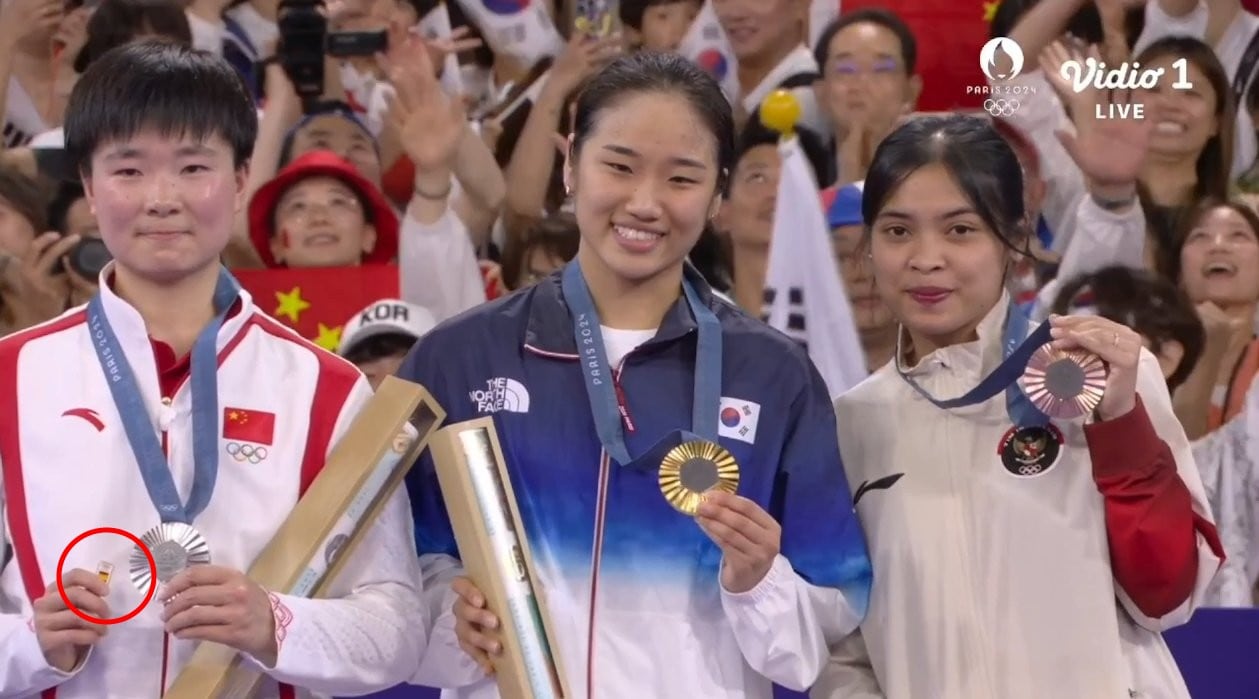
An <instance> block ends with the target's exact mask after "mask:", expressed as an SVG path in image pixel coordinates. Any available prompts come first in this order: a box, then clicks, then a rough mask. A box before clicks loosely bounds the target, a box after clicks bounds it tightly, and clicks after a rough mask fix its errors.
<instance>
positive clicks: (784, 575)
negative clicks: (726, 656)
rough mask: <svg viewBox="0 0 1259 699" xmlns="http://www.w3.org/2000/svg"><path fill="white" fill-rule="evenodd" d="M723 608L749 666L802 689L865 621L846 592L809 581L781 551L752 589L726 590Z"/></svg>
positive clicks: (784, 685) (793, 687) (786, 685)
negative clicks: (844, 638)
mask: <svg viewBox="0 0 1259 699" xmlns="http://www.w3.org/2000/svg"><path fill="white" fill-rule="evenodd" d="M721 607H722V609H723V610H724V611H725V614H726V620H727V621H729V622H730V626H731V628H732V629H733V630H734V636H735V640H736V641H737V642H738V644H739V650H740V651H742V652H743V657H744V659H745V660H747V662H748V665H750V666H751V667H752V669H753V670H755V671H756V672H758V673H760V674H761V675H764V676H765V677H766V678H768V679H769V680H771V681H773V682H774V683H776V684H780V685H782V686H783V687H786V688H787V689H791V690H794V691H797V692H800V691H804V690H807V689H808V688H809V686H810V685H812V684H813V683H814V682H815V681H816V679H817V677H818V674H819V673H820V672H821V671H822V666H823V664H825V663H826V660H827V658H828V657H829V655H830V647H831V646H832V645H834V644H836V643H838V642H839V641H840V639H842V638H843V637H844V636H846V635H848V634H850V633H852V631H853V630H854V629H856V628H857V624H858V623H860V622H861V615H860V614H858V613H857V612H856V611H855V610H853V609H852V607H851V606H850V605H849V604H848V601H847V600H846V599H845V597H844V593H843V592H842V591H840V590H839V589H837V588H830V587H819V586H816V585H811V584H809V583H808V582H806V581H805V580H804V578H802V577H800V575H799V574H798V573H796V572H795V570H793V569H792V567H791V563H790V562H788V561H787V559H786V557H784V556H783V555H782V554H779V555H778V557H777V558H775V559H774V564H773V565H772V566H771V567H770V569H769V573H767V574H766V575H765V578H764V579H763V580H761V582H759V583H758V584H757V585H756V587H753V588H752V589H751V590H748V591H747V592H743V593H738V594H735V593H731V592H727V591H726V590H725V588H722V590H721Z"/></svg>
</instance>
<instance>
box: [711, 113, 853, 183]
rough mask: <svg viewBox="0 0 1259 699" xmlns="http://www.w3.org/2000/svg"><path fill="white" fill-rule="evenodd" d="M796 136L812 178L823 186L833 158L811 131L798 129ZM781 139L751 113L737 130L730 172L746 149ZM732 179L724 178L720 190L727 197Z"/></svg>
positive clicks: (736, 166) (832, 166) (829, 176)
mask: <svg viewBox="0 0 1259 699" xmlns="http://www.w3.org/2000/svg"><path fill="white" fill-rule="evenodd" d="M796 138H797V139H798V140H799V143H800V150H802V151H803V152H804V157H805V159H806V160H808V161H809V166H810V167H811V168H812V169H813V178H814V179H815V180H817V182H818V184H819V186H824V185H823V184H822V183H824V182H829V181H830V180H832V179H833V177H832V175H833V173H832V170H833V169H834V165H833V162H834V158H832V157H830V154H829V153H828V152H827V148H826V146H825V145H823V144H822V141H821V140H820V139H819V138H818V137H817V136H816V135H814V133H813V132H811V131H809V130H807V129H798V130H797V131H796ZM781 139H782V135H781V134H779V133H778V132H777V131H775V130H773V129H771V128H769V127H768V126H766V125H765V124H764V123H763V122H762V121H761V119H760V117H759V116H757V115H753V116H752V118H750V119H748V121H747V123H746V124H744V125H743V130H742V131H741V132H739V140H738V141H737V145H736V146H735V159H734V167H732V168H731V170H732V172H731V174H732V175H733V174H734V173H733V170H734V169H737V168H738V167H739V162H740V161H741V160H743V156H745V155H747V153H748V151H750V150H752V149H753V148H756V147H758V146H777V145H778V142H779V140H781ZM732 179H733V178H727V179H726V186H725V188H724V189H723V191H722V194H723V195H724V196H726V197H727V198H729V196H730V182H731V180H732Z"/></svg>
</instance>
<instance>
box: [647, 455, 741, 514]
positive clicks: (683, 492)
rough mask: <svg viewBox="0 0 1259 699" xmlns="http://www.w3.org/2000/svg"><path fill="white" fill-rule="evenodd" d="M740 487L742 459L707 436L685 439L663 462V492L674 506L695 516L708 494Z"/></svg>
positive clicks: (661, 474)
mask: <svg viewBox="0 0 1259 699" xmlns="http://www.w3.org/2000/svg"><path fill="white" fill-rule="evenodd" d="M738 488H739V463H738V462H737V461H735V460H734V455H732V454H731V453H730V452H728V451H726V449H725V448H724V447H722V446H721V445H719V444H714V443H713V442H709V441H707V440H702V439H699V440H694V441H690V442H683V443H682V444H679V445H678V446H676V447H674V448H673V449H671V450H670V451H669V453H668V454H666V455H665V457H664V460H662V461H661V462H660V492H661V493H663V494H664V499H665V500H667V501H668V502H669V504H670V505H672V506H673V509H675V510H677V511H678V512H681V513H683V514H686V515H691V516H692V517H693V516H695V512H696V510H698V509H699V504H700V503H701V502H703V501H704V494H705V493H707V492H709V491H712V490H720V491H725V492H727V493H733V492H735V491H736V490H738Z"/></svg>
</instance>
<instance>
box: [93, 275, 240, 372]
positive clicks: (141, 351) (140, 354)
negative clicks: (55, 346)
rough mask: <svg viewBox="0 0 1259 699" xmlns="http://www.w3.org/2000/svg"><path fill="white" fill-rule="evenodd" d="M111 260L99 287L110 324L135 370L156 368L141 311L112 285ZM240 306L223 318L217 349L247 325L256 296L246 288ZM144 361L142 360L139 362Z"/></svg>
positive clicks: (237, 303) (238, 303)
mask: <svg viewBox="0 0 1259 699" xmlns="http://www.w3.org/2000/svg"><path fill="white" fill-rule="evenodd" d="M115 264H116V263H114V262H110V263H109V264H107V265H106V266H105V268H104V269H102V270H101V275H100V278H99V280H98V288H99V289H100V295H101V307H102V308H103V309H104V310H105V317H106V318H107V319H108V320H109V326H110V328H112V329H113V331H114V335H115V336H117V338H118V343H119V344H120V345H122V350H123V352H124V353H126V355H127V359H128V361H130V362H131V365H132V368H133V370H134V371H135V372H136V373H137V375H142V374H141V370H142V368H143V367H144V366H146V365H151V366H149V369H151V370H152V371H149V372H148V373H154V372H156V371H157V369H156V364H154V360H153V348H152V343H151V340H150V339H149V331H148V328H147V327H146V326H145V324H144V318H142V317H141V316H140V312H139V311H137V310H136V309H135V307H134V306H132V305H131V304H130V303H128V302H127V301H126V300H124V299H123V298H122V297H121V296H119V295H118V294H116V293H115V292H114V289H113V279H114V265H115ZM236 305H237V310H236V312H234V313H230V314H229V315H228V317H227V318H226V319H225V320H224V321H223V327H221V328H219V335H218V338H216V342H215V350H216V351H218V352H222V351H223V348H224V347H226V346H227V344H228V343H229V342H231V341H232V338H234V337H236V335H237V334H238V333H239V332H241V330H243V329H244V327H245V323H246V322H248V320H249V317H250V316H252V315H253V310H254V308H253V297H251V296H250V295H249V292H247V291H245V290H244V289H243V288H242V289H241V290H240V296H239V297H238V300H237V301H236ZM137 360H138V361H139V362H142V363H143V364H140V363H137Z"/></svg>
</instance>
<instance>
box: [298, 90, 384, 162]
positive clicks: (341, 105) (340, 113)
mask: <svg viewBox="0 0 1259 699" xmlns="http://www.w3.org/2000/svg"><path fill="white" fill-rule="evenodd" d="M322 116H334V117H340V118H341V119H343V120H345V121H348V122H350V123H351V124H353V125H354V126H357V127H358V129H359V130H360V131H362V132H363V133H364V134H366V135H367V138H368V139H370V140H371V142H372V147H374V148H375V149H376V156H377V157H379V156H380V143H379V142H378V141H377V140H376V137H375V136H374V135H372V132H371V130H370V129H368V128H367V126H365V125H364V124H363V122H362V120H360V119H359V118H358V115H357V114H355V112H354V108H353V107H351V106H350V105H349V103H347V102H344V101H342V100H318V101H316V102H314V103H313V104H311V105H310V108H309V109H307V110H306V114H305V115H304V116H303V117H302V118H301V120H300V121H299V122H298V123H297V125H296V126H294V127H293V128H291V129H289V130H288V133H286V134H284V140H283V141H281V142H280V160H279V163H278V164H279V166H280V167H284V166H285V165H288V164H289V161H290V160H292V159H293V142H294V141H296V140H297V135H298V134H299V133H301V132H302V129H304V128H306V127H307V126H309V125H310V122H312V121H314V120H315V119H316V118H317V117H322ZM382 165H383V163H382Z"/></svg>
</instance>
